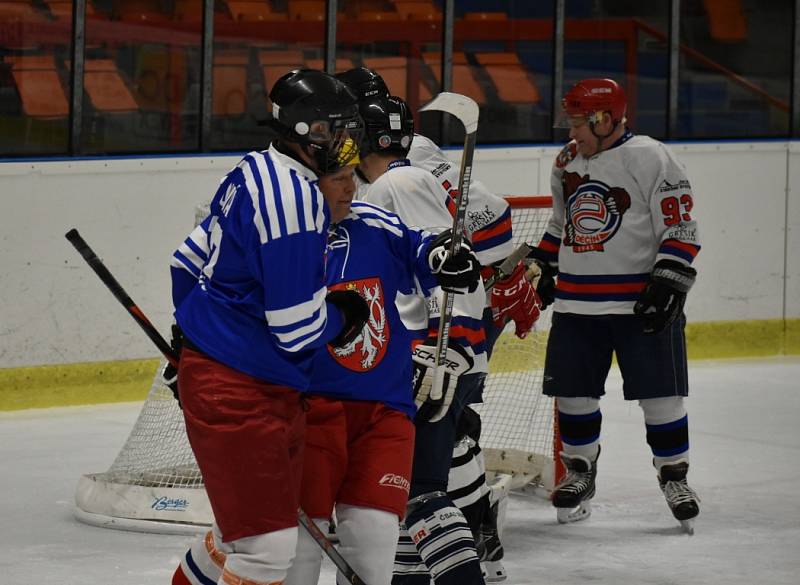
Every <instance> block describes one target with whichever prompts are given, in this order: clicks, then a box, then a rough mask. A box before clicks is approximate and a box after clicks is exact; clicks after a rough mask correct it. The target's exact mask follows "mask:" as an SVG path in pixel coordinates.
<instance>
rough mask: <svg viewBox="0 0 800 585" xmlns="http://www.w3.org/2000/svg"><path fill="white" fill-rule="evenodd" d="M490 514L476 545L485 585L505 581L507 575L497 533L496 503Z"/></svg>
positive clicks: (501, 546)
mask: <svg viewBox="0 0 800 585" xmlns="http://www.w3.org/2000/svg"><path fill="white" fill-rule="evenodd" d="M490 514H491V515H492V516H491V518H489V519H487V520H486V523H485V524H484V525H483V526H482V527H481V535H480V538H479V539H478V542H477V543H476V545H477V549H478V558H479V559H480V561H481V572H482V573H483V579H484V580H485V581H486V582H487V583H500V582H502V581H505V580H506V579H507V577H508V575H507V574H506V569H505V567H504V566H503V561H502V559H503V555H504V551H503V544H502V543H501V542H500V535H499V534H498V531H497V514H498V503H497V502H495V503H494V504H493V505H492V507H491V512H490Z"/></svg>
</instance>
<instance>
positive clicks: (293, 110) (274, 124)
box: [267, 69, 364, 175]
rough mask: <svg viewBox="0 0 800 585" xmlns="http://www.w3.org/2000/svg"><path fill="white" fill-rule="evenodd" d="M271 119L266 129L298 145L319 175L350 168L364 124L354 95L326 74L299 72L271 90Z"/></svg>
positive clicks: (321, 72)
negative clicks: (313, 164) (348, 144)
mask: <svg viewBox="0 0 800 585" xmlns="http://www.w3.org/2000/svg"><path fill="white" fill-rule="evenodd" d="M269 99H270V100H271V101H272V117H271V118H270V119H269V120H268V121H267V125H268V126H269V127H270V128H272V130H274V131H275V132H277V133H278V135H279V136H280V137H281V139H283V140H287V141H289V142H295V143H297V144H299V145H300V146H301V147H302V148H303V150H304V151H305V152H306V154H308V155H309V156H310V157H311V158H312V159H313V160H314V162H315V164H316V167H317V168H316V169H313V170H315V171H316V172H317V173H318V174H320V175H325V174H328V173H332V172H335V171H337V170H338V169H340V168H342V167H343V166H345V165H347V163H348V162H350V160H351V159H352V158H353V157H354V156H356V155H357V150H355V149H353V148H350V147H348V146H347V145H346V143H347V139H348V138H352V141H351V142H350V144H351V145H352V144H353V143H355V144H360V142H361V140H362V139H363V134H364V124H363V122H362V120H361V117H360V116H359V113H358V100H357V99H356V96H355V94H354V93H353V92H352V91H351V90H350V89H349V88H348V87H347V86H346V85H345V84H344V83H343V82H341V81H339V80H338V79H336V78H335V77H333V76H332V75H328V74H327V73H325V72H323V71H317V70H315V69H296V70H294V71H290V72H289V73H287V74H286V75H284V76H283V77H281V78H280V79H278V81H276V82H275V85H273V86H272V91H270V92H269Z"/></svg>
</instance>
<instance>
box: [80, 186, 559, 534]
mask: <svg viewBox="0 0 800 585" xmlns="http://www.w3.org/2000/svg"><path fill="white" fill-rule="evenodd" d="M508 201H509V203H510V204H511V208H512V222H513V231H514V239H515V242H516V243H517V244H519V243H523V242H528V243H531V242H534V243H536V242H538V241H539V238H540V237H541V235H542V232H543V231H544V228H545V226H546V223H547V219H548V218H549V215H550V207H551V199H550V197H546V196H541V197H509V198H508ZM198 215H200V214H199V213H198ZM199 219H202V217H200V218H199ZM549 328H550V311H549V310H548V311H546V312H544V313H543V314H542V316H541V318H540V319H539V320H538V322H537V323H536V326H535V328H534V331H532V332H531V333H530V334H529V335H528V337H527V338H526V339H524V340H520V339H518V338H517V337H516V336H514V334H513V324H509V326H508V327H507V328H506V330H505V331H504V332H503V333H502V334H501V336H500V338H499V339H498V341H497V344H496V345H495V349H494V353H493V355H492V358H491V361H490V364H489V368H490V374H489V376H488V378H487V384H486V388H485V390H484V404H483V405H480V406H479V407H478V410H479V411H480V413H481V417H482V421H483V425H482V427H483V430H482V434H481V444H482V448H483V452H484V457H485V460H486V468H487V471H489V472H493V473H494V474H501V475H503V476H505V477H506V478H510V479H511V481H510V482H507V483H509V485H510V487H512V488H513V487H521V486H523V485H526V484H529V483H536V484H539V485H542V486H543V487H545V488H548V489H549V488H551V487H552V481H553V466H554V463H553V452H554V446H553V438H554V430H553V421H554V418H553V413H554V407H553V400H552V399H551V398H549V397H547V396H544V395H543V394H542V369H543V365H544V352H545V346H546V340H547V333H548V331H549ZM162 366H163V364H162ZM160 371H161V368H159V369H158V371H157V372H156V373H155V376H154V380H153V384H152V387H151V389H150V392H149V394H148V396H147V398H146V399H145V402H144V405H143V406H142V410H141V412H140V413H139V417H138V418H137V420H136V423H135V424H134V426H133V429H132V430H131V432H130V435H129V436H128V438H127V440H126V441H125V444H124V445H123V447H122V449H121V450H120V452H119V453H118V455H117V457H116V459H115V460H114V462H113V463H112V464H111V467H110V468H109V469H108V471H106V472H103V473H92V474H87V475H84V476H82V477H81V478H80V480H79V482H78V486H77V489H76V494H75V502H76V516H77V517H78V519H80V520H82V521H84V522H87V523H90V524H94V525H97V526H105V527H110V528H118V529H122V530H137V531H145V532H162V533H177V534H182V533H194V532H198V531H202V530H205V529H206V526H208V525H209V524H210V523H211V521H212V512H211V506H210V504H209V502H208V497H207V496H206V493H205V489H204V487H203V479H202V477H201V475H200V472H199V470H198V468H197V463H196V462H195V459H194V455H193V454H192V450H191V448H190V446H189V442H188V440H187V438H186V429H185V427H184V422H183V415H182V413H181V411H180V408H179V407H178V404H177V402H176V401H175V400H174V399H173V397H172V393H171V391H170V390H169V388H167V387H166V386H164V385H163V384H162V383H161V376H160Z"/></svg>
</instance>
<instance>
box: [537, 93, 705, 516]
mask: <svg viewBox="0 0 800 585" xmlns="http://www.w3.org/2000/svg"><path fill="white" fill-rule="evenodd" d="M562 106H563V110H564V116H565V120H566V122H567V123H568V125H569V129H570V134H569V135H570V138H571V141H570V142H569V144H567V146H566V147H564V149H563V150H562V151H561V153H560V154H559V155H558V157H557V158H556V161H555V164H554V166H553V172H552V181H551V183H552V185H551V187H552V190H553V214H552V217H551V219H550V222H549V224H548V227H547V230H546V232H545V234H544V237H543V238H542V241H541V242H540V243H539V246H538V248H537V249H536V250H534V253H533V256H534V258H535V259H536V260H537V262H539V263H540V264H541V266H542V268H543V272H544V275H543V277H542V279H541V280H540V281H539V293H540V296H541V297H542V300H543V301H544V302H546V303H550V302H553V301H555V305H554V315H553V325H552V329H551V330H550V337H549V341H548V346H547V357H546V361H545V371H544V392H545V393H546V394H549V395H551V396H556V397H557V404H558V417H559V419H558V422H559V429H560V432H561V439H562V442H563V445H564V450H563V453H562V455H561V457H562V459H563V461H564V463H565V465H566V468H567V476H566V478H565V480H564V481H563V482H562V483H561V484H560V485H558V486H556V488H555V491H554V494H553V503H554V505H555V506H556V507H557V508H558V512H559V519H560V520H561V521H571V520H575V519H580V518H582V517H586V516H587V515H588V514H589V513H590V507H589V503H588V502H589V500H590V499H591V498H592V496H593V495H594V491H595V476H596V474H597V458H598V456H599V454H600V427H601V420H602V417H601V413H600V397H601V396H602V395H603V394H604V384H605V380H606V376H607V375H608V370H609V368H610V366H611V360H612V354H616V357H617V362H618V364H619V368H620V370H621V372H622V377H623V380H624V385H623V393H624V396H625V399H626V400H638V401H639V405H640V406H641V408H642V410H643V411H644V421H645V427H646V432H647V443H648V445H649V446H650V448H651V450H652V453H653V464H654V466H655V468H656V470H657V474H658V479H659V483H660V485H661V489H662V490H663V492H664V496H665V497H666V500H667V503H668V505H669V507H670V510H671V511H672V513H673V514H674V516H675V518H677V519H678V520H679V521H680V522H681V523H682V524H683V525H684V527H685V528H686V529H687V530H688V531H691V529H692V528H691V524H692V523H693V519H694V517H695V516H697V514H698V513H699V506H698V501H699V499H698V497H697V495H696V494H695V492H694V491H693V490H692V489H691V488H690V487H689V486H688V485H687V483H686V474H687V471H688V469H689V427H688V419H687V415H686V409H685V406H684V397H685V396H687V395H688V391H689V389H688V381H687V375H686V370H687V363H686V342H685V337H684V326H685V323H686V319H685V317H684V315H683V305H684V301H685V298H686V294H687V292H688V291H689V289H690V288H691V286H692V284H693V283H694V280H695V275H696V272H695V270H694V268H692V267H691V263H692V261H693V260H694V257H695V256H696V255H697V253H698V251H699V250H700V240H699V234H698V231H697V223H696V222H695V220H694V214H693V209H692V207H693V205H694V194H693V193H692V187H691V184H690V183H689V180H688V178H687V177H686V173H685V171H684V168H683V165H681V164H680V163H679V162H678V160H677V159H676V158H675V156H674V155H673V154H672V152H671V151H670V150H669V149H668V148H667V147H666V146H665V145H664V144H662V143H660V142H658V141H656V140H654V139H652V138H650V137H647V136H637V135H634V134H633V133H632V132H631V131H630V130H629V129H628V128H627V127H626V125H625V111H626V98H625V94H624V92H623V90H622V88H621V87H620V86H619V85H618V84H617V83H616V82H614V81H613V80H610V79H586V80H583V81H581V82H579V83H578V84H576V85H575V86H574V87H573V88H572V89H570V91H569V92H568V93H567V94H566V96H565V97H564V100H563V102H562Z"/></svg>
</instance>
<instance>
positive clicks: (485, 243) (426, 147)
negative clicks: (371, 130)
mask: <svg viewBox="0 0 800 585" xmlns="http://www.w3.org/2000/svg"><path fill="white" fill-rule="evenodd" d="M408 160H410V161H411V164H412V165H413V166H415V167H419V168H422V169H425V170H426V171H429V172H430V173H431V174H432V175H433V176H434V177H436V179H437V180H438V182H439V183H440V184H441V186H442V187H443V188H444V190H445V191H447V192H448V193H450V195H451V198H453V197H454V196H455V194H456V193H457V190H458V176H459V173H460V170H461V169H460V167H459V165H457V164H455V163H454V162H453V161H451V160H450V159H449V158H447V156H446V155H445V154H444V152H443V151H442V149H441V148H439V147H438V146H437V145H436V143H435V142H433V141H432V140H431V139H429V138H426V137H425V136H422V135H420V134H415V135H414V140H412V141H411V150H410V151H409V153H408ZM449 209H450V211H451V214H452V213H454V212H455V205H454V204H453V203H450V204H449ZM465 226H466V228H467V232H469V233H470V234H472V243H473V245H474V246H475V253H476V254H477V256H478V260H480V261H481V264H483V265H484V266H488V265H489V264H493V263H495V262H499V261H502V260H505V259H506V258H507V257H508V256H509V254H511V252H513V251H514V243H513V242H512V241H511V209H510V208H509V206H508V203H507V202H506V200H505V199H503V198H502V197H500V196H499V195H495V194H494V193H492V192H491V191H490V190H489V189H487V188H486V185H484V184H483V183H481V182H480V181H477V180H475V179H473V180H472V181H470V184H469V204H468V205H467V216H466V220H465Z"/></svg>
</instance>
